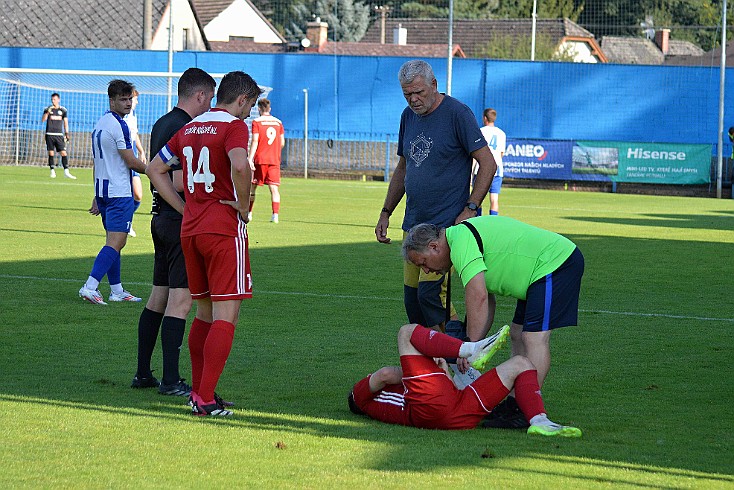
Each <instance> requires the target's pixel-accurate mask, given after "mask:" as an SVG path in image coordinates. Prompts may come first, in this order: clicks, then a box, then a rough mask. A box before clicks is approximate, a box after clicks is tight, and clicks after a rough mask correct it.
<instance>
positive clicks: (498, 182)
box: [489, 175, 502, 194]
mask: <svg viewBox="0 0 734 490" xmlns="http://www.w3.org/2000/svg"><path fill="white" fill-rule="evenodd" d="M501 187H502V177H500V176H499V175H495V176H494V178H493V179H492V185H490V186H489V193H490V194H499V193H500V188H501Z"/></svg>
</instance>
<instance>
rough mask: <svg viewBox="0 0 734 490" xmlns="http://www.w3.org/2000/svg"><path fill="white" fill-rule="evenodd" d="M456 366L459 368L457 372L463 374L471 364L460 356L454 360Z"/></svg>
mask: <svg viewBox="0 0 734 490" xmlns="http://www.w3.org/2000/svg"><path fill="white" fill-rule="evenodd" d="M456 367H457V368H459V372H460V373H461V374H464V373H465V372H466V370H467V369H469V368H470V367H471V364H469V361H467V360H466V359H464V358H463V357H461V358H459V359H457V360H456Z"/></svg>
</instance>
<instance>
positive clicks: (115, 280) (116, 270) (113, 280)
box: [107, 249, 122, 294]
mask: <svg viewBox="0 0 734 490" xmlns="http://www.w3.org/2000/svg"><path fill="white" fill-rule="evenodd" d="M113 250H114V249H113ZM120 267H121V263H120V254H119V253H118V254H117V258H116V259H115V261H114V262H112V264H111V265H110V269H109V270H108V271H107V280H108V281H110V286H111V287H112V290H113V291H114V292H116V293H118V294H119V293H122V284H120V283H121V282H122V280H121V279H120ZM115 285H116V286H119V288H116V287H115Z"/></svg>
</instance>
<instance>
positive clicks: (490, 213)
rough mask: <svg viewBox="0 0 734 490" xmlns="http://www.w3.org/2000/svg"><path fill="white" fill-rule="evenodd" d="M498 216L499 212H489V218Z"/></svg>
mask: <svg viewBox="0 0 734 490" xmlns="http://www.w3.org/2000/svg"><path fill="white" fill-rule="evenodd" d="M499 214H500V213H499V211H492V210H490V211H489V215H490V216H498V215H499Z"/></svg>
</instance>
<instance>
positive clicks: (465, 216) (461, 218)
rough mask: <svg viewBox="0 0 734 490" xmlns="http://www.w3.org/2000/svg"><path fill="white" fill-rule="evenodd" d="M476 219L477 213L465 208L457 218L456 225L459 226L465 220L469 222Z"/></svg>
mask: <svg viewBox="0 0 734 490" xmlns="http://www.w3.org/2000/svg"><path fill="white" fill-rule="evenodd" d="M476 217H477V212H476V211H472V210H471V209H467V208H464V210H463V211H462V212H461V214H460V215H459V216H457V217H456V221H454V224H455V225H458V224H459V223H461V222H462V221H464V220H467V219H469V218H476Z"/></svg>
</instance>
